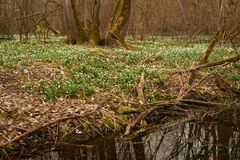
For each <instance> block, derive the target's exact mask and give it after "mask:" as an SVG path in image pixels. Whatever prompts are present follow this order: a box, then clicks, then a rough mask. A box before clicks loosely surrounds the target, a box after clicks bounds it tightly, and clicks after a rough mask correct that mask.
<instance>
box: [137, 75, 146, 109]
mask: <svg viewBox="0 0 240 160" xmlns="http://www.w3.org/2000/svg"><path fill="white" fill-rule="evenodd" d="M144 85H145V81H144V73H142V74H141V78H140V82H139V84H138V85H137V94H138V99H139V102H140V104H144V103H145V98H144V93H143V89H144Z"/></svg>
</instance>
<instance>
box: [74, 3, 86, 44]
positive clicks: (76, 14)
mask: <svg viewBox="0 0 240 160" xmlns="http://www.w3.org/2000/svg"><path fill="white" fill-rule="evenodd" d="M71 5H72V10H73V15H74V18H75V22H76V23H75V24H76V25H77V30H78V34H77V38H76V42H77V44H82V43H86V42H87V41H88V37H87V33H86V32H85V30H84V27H83V25H82V24H81V22H80V20H79V18H78V17H80V12H77V7H76V0H71Z"/></svg>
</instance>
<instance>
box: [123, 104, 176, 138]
mask: <svg viewBox="0 0 240 160" xmlns="http://www.w3.org/2000/svg"><path fill="white" fill-rule="evenodd" d="M175 104H176V102H162V103H159V104H158V105H157V106H155V107H152V108H150V109H148V110H146V111H145V112H143V113H142V114H140V115H139V116H138V117H137V118H136V119H135V120H134V121H133V122H132V123H130V124H129V125H128V126H127V128H126V131H125V133H124V135H125V136H129V135H130V133H131V130H132V128H134V127H135V126H136V125H138V124H139V123H140V122H141V121H142V120H143V119H144V118H146V117H147V116H148V115H149V114H150V113H152V112H153V111H155V110H158V109H160V108H164V107H166V106H168V105H175Z"/></svg>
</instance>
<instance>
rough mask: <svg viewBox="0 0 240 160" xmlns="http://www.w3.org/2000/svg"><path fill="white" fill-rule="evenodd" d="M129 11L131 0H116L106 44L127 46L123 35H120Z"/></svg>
mask: <svg viewBox="0 0 240 160" xmlns="http://www.w3.org/2000/svg"><path fill="white" fill-rule="evenodd" d="M130 13H131V0H116V3H115V6H114V8H113V11H112V15H111V20H110V24H109V27H108V33H107V38H106V44H107V45H109V46H113V47H121V48H127V45H126V44H125V40H124V38H125V37H122V32H123V28H124V26H125V25H126V24H127V22H128V20H129V17H130Z"/></svg>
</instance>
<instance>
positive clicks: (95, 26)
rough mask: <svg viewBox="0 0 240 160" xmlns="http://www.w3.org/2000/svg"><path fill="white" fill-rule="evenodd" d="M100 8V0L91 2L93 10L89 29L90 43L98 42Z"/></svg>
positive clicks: (96, 43) (95, 43)
mask: <svg viewBox="0 0 240 160" xmlns="http://www.w3.org/2000/svg"><path fill="white" fill-rule="evenodd" d="M100 8H101V1H100V0H94V4H93V12H92V15H91V17H92V23H91V27H90V31H89V41H88V42H89V44H90V45H98V44H99V42H100V30H99V27H100V18H99V14H100Z"/></svg>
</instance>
